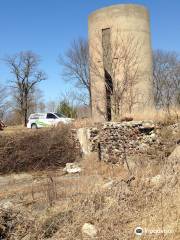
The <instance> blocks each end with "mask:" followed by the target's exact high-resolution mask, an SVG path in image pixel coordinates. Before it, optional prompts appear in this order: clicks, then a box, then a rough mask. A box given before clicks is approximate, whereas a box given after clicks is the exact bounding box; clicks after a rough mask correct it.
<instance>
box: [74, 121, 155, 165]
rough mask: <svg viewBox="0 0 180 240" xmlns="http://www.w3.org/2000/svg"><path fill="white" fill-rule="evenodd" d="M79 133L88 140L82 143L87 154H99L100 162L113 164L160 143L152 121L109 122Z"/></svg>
mask: <svg viewBox="0 0 180 240" xmlns="http://www.w3.org/2000/svg"><path fill="white" fill-rule="evenodd" d="M78 131H79V133H80V132H81V133H83V135H84V137H83V138H82V139H83V140H85V139H86V143H85V142H84V141H83V144H82V142H80V144H81V147H82V150H83V152H84V153H85V154H88V153H91V152H97V153H98V155H99V159H100V160H102V161H105V162H112V163H117V162H123V161H124V159H125V158H126V157H129V156H131V155H134V154H136V153H143V152H145V151H147V149H148V148H149V147H150V146H152V145H153V144H156V143H157V142H158V138H157V134H156V130H155V125H154V123H153V122H152V121H132V122H120V123H117V122H116V123H115V122H107V123H102V124H101V125H99V126H98V127H93V128H84V129H83V130H82V129H80V130H78ZM84 145H86V148H85V149H84Z"/></svg>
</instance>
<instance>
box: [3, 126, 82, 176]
mask: <svg viewBox="0 0 180 240" xmlns="http://www.w3.org/2000/svg"><path fill="white" fill-rule="evenodd" d="M78 157H79V151H78V149H77V148H76V145H75V142H74V141H73V139H72V137H71V131H70V129H69V126H61V127H56V128H49V129H41V130H38V131H36V130H35V131H29V132H20V133H16V134H15V133H14V134H7V135H3V136H2V137H1V141H0V173H1V174H2V173H10V172H22V171H32V170H34V171H38V170H45V169H48V168H54V167H56V168H57V167H60V166H64V165H65V164H66V163H67V162H74V161H75V160H76V159H77V158H78Z"/></svg>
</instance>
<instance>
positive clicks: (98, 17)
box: [89, 4, 153, 122]
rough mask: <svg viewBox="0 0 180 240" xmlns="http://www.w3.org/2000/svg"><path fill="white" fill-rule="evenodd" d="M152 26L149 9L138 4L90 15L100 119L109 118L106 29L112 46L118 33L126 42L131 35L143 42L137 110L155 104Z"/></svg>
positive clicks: (96, 114) (94, 99) (95, 106)
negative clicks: (105, 76) (104, 44)
mask: <svg viewBox="0 0 180 240" xmlns="http://www.w3.org/2000/svg"><path fill="white" fill-rule="evenodd" d="M149 25H150V24H149V14H148V11H147V9H146V8H145V7H143V6H140V5H134V4H119V5H114V6H110V7H107V8H103V9H100V10H98V11H95V12H94V13H92V14H91V15H90V16H89V49H90V57H91V60H92V63H93V65H95V68H96V69H94V67H93V70H92V69H90V77H91V93H92V116H93V118H94V120H95V121H96V122H98V121H100V122H101V121H105V120H106V117H107V108H106V104H107V102H106V96H105V95H106V90H105V81H104V67H105V66H104V62H103V61H104V60H103V48H102V30H103V29H107V28H110V29H111V44H112V45H113V42H114V41H116V40H117V39H118V37H117V35H118V36H119V35H121V36H122V37H123V40H124V41H126V39H127V36H128V35H131V36H133V37H134V38H136V39H138V40H139V41H140V43H141V48H140V50H139V51H138V56H139V58H140V59H141V61H140V62H139V69H140V71H141V74H139V79H138V80H137V84H136V89H135V90H134V91H137V92H138V94H137V95H139V97H138V100H137V104H136V106H135V107H134V111H136V112H137V111H138V112H142V111H144V110H145V108H151V107H152V105H153V100H152V99H153V97H152V94H153V93H152V49H151V37H150V26H149ZM120 40H121V39H120ZM115 45H116V46H115V47H117V44H115ZM119 46H121V42H119ZM112 48H113V46H112ZM112 51H113V50H112ZM115 57H117V56H115ZM120 75H121V74H120ZM112 80H113V79H112Z"/></svg>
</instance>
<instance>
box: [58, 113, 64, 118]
mask: <svg viewBox="0 0 180 240" xmlns="http://www.w3.org/2000/svg"><path fill="white" fill-rule="evenodd" d="M55 114H56V115H57V116H58V117H60V118H66V116H64V115H63V114H62V113H55Z"/></svg>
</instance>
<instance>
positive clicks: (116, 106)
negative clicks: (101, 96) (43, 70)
mask: <svg viewBox="0 0 180 240" xmlns="http://www.w3.org/2000/svg"><path fill="white" fill-rule="evenodd" d="M119 35H120V34H119V33H118V36H119ZM95 42H96V43H97V41H95ZM119 42H121V44H119ZM141 44H142V43H141V42H140V41H139V40H138V39H136V38H135V37H134V36H132V35H130V36H128V37H127V40H126V41H124V40H123V38H121V37H120V39H118V40H117V41H116V40H115V42H113V46H105V50H104V52H105V54H106V55H109V52H111V61H110V62H109V63H108V66H109V69H110V72H111V77H112V80H113V85H114V86H113V91H112V86H111V85H110V84H108V83H106V89H107V90H108V91H109V92H110V95H111V98H112V102H111V104H112V103H113V104H112V105H111V107H112V110H113V111H114V113H115V115H118V116H119V115H121V111H122V109H121V107H122V106H124V105H125V103H126V104H127V103H128V112H129V113H131V111H132V107H133V105H134V104H136V99H137V98H136V96H137V95H138V93H137V92H135V91H134V90H133V89H134V86H135V85H136V84H137V83H138V82H137V81H138V78H139V76H140V74H141V73H140V70H139V63H140V61H143V59H140V58H139V50H140V48H141ZM88 49H89V46H88V41H87V40H84V39H79V40H75V41H73V42H72V44H71V46H70V47H69V49H68V51H67V52H66V53H65V55H64V57H63V58H62V57H60V59H59V62H60V64H61V65H62V66H63V67H64V72H63V76H64V78H65V79H66V80H67V81H71V82H73V83H74V86H75V87H77V88H78V89H79V90H80V91H79V98H82V99H81V100H82V101H83V102H85V103H86V104H89V105H90V102H91V87H90V75H89V69H90V68H91V72H93V75H94V76H98V77H102V78H103V79H104V73H103V75H102V73H100V72H99V69H98V67H97V63H93V62H92V58H91V57H90V56H89V51H88ZM95 54H96V55H97V56H98V55H99V56H100V57H101V52H100V50H99V49H95ZM100 57H99V58H100ZM97 58H98V57H97ZM152 58H153V69H152V71H153V83H152V84H153V96H152V98H153V102H154V105H155V108H156V109H157V110H163V111H165V112H167V114H169V115H170V114H171V109H172V108H176V109H178V108H180V55H179V53H177V52H175V51H165V50H154V51H153V53H152ZM119 73H121V74H119ZM120 75H121V81H119V79H118V78H119V77H120ZM120 83H121V84H120ZM82 92H83V94H82ZM82 95H83V96H82Z"/></svg>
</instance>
